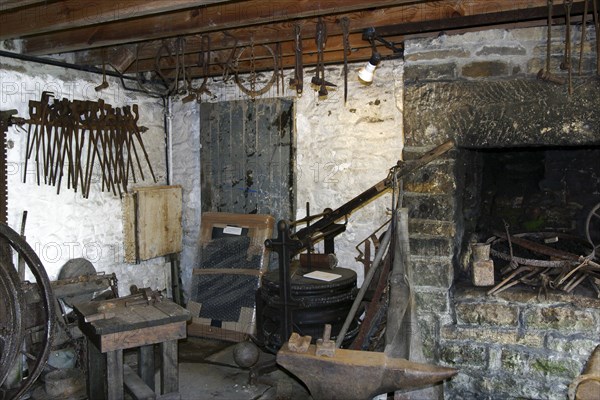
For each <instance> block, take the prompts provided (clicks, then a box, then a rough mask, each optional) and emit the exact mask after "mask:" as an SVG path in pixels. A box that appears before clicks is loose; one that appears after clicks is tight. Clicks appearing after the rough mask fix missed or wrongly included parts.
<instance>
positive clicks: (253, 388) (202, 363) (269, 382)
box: [179, 337, 312, 400]
mask: <svg viewBox="0 0 600 400" xmlns="http://www.w3.org/2000/svg"><path fill="white" fill-rule="evenodd" d="M234 346H235V344H232V343H228V342H221V341H215V340H210V339H199V338H191V337H190V338H188V339H186V340H184V341H181V342H180V344H179V390H180V393H181V398H182V400H210V399H227V400H250V399H252V400H271V399H273V400H275V399H281V400H285V399H290V400H310V399H312V398H311V397H310V395H309V393H308V392H307V390H306V389H305V387H304V386H303V385H302V384H301V383H300V382H299V381H297V380H296V379H295V378H293V377H291V376H290V375H288V374H287V373H286V372H284V371H282V370H276V371H274V372H271V373H269V374H266V375H264V376H262V377H261V378H260V379H259V382H258V383H255V384H250V383H249V370H247V369H242V368H240V367H239V366H238V365H237V364H236V363H235V361H234V359H233V348H234ZM274 357H275V356H274V355H272V354H267V353H263V352H261V353H260V359H259V362H266V361H268V360H272V359H274Z"/></svg>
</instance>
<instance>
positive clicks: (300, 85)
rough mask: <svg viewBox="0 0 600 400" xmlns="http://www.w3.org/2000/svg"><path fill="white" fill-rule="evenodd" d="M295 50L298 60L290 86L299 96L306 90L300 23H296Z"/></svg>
mask: <svg viewBox="0 0 600 400" xmlns="http://www.w3.org/2000/svg"><path fill="white" fill-rule="evenodd" d="M294 51H295V53H296V60H295V64H294V77H293V78H292V79H290V87H292V88H293V89H295V90H296V94H297V95H298V96H302V91H303V90H304V69H303V68H304V67H303V65H302V36H301V31H300V25H299V24H296V25H294Z"/></svg>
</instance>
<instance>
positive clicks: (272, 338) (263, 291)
mask: <svg viewBox="0 0 600 400" xmlns="http://www.w3.org/2000/svg"><path fill="white" fill-rule="evenodd" d="M308 272H309V271H307V270H302V269H298V270H296V272H295V273H293V274H292V276H291V279H290V280H291V295H292V298H293V303H292V305H291V310H292V324H293V331H294V332H296V333H298V334H300V335H302V336H312V338H313V342H314V341H315V340H316V339H318V338H320V337H322V335H323V328H324V326H325V324H331V326H332V329H331V336H332V340H335V338H336V336H337V334H338V332H339V331H340V329H341V327H342V325H343V323H344V320H345V319H346V317H347V315H348V312H349V311H350V308H351V307H352V303H353V302H354V298H355V297H356V293H357V288H356V272H354V271H353V270H351V269H347V268H335V269H333V270H323V272H327V273H332V274H337V275H341V277H340V278H337V279H335V280H333V281H330V282H325V281H320V280H316V279H311V278H305V277H304V275H305V274H306V273H308ZM280 306H281V301H280V299H279V273H278V271H273V272H269V273H268V274H266V275H265V276H264V277H263V282H262V287H261V288H260V289H259V290H258V294H257V315H258V317H257V318H258V319H257V322H258V324H257V325H258V326H257V330H258V335H259V339H260V340H261V341H262V342H263V343H264V344H265V346H266V347H267V348H268V349H270V350H273V351H276V350H278V349H279V348H280V347H281V345H282V343H283V342H285V341H286V340H287V339H288V338H285V340H283V342H282V340H281V337H280V336H281V335H280V332H279V331H280V315H281V311H280ZM357 329H358V324H357V323H356V322H354V323H353V325H352V326H351V327H350V329H349V331H348V333H347V334H346V336H345V338H344V342H345V343H347V342H351V341H352V340H353V339H354V337H355V336H356V334H357Z"/></svg>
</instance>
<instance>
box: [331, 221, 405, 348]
mask: <svg viewBox="0 0 600 400" xmlns="http://www.w3.org/2000/svg"><path fill="white" fill-rule="evenodd" d="M392 227H393V224H390V225H389V226H388V228H387V230H386V231H385V233H384V234H383V239H382V240H381V246H379V248H378V249H377V252H376V253H375V258H374V259H373V265H371V268H370V269H369V272H368V273H367V276H366V277H365V279H364V281H363V283H362V285H361V287H360V290H359V291H358V294H357V295H356V298H355V299H354V303H352V308H350V311H349V312H348V316H347V317H346V320H345V321H344V325H342V329H341V330H340V333H338V335H337V339H336V341H335V347H340V346H341V345H342V342H343V341H344V336H346V332H348V328H349V327H350V324H351V323H352V320H353V319H354V316H355V315H356V312H357V311H358V307H360V303H362V300H363V298H364V297H365V293H366V292H367V289H368V288H369V285H370V283H371V281H372V280H373V276H375V272H377V269H378V268H379V265H380V264H381V260H383V256H384V255H385V252H386V250H387V248H388V247H389V244H390V239H391V237H392Z"/></svg>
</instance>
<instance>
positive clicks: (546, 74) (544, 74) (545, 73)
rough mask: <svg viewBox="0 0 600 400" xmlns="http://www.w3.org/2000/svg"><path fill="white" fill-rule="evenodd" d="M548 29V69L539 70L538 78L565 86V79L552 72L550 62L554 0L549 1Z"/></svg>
mask: <svg viewBox="0 0 600 400" xmlns="http://www.w3.org/2000/svg"><path fill="white" fill-rule="evenodd" d="M547 5H548V27H547V35H546V68H545V69H544V68H542V69H540V70H539V72H538V74H537V78H538V79H540V80H543V81H547V82H552V83H555V84H557V85H564V84H565V81H564V79H562V78H560V77H558V76H556V75H554V74H553V73H552V72H550V62H551V58H550V57H551V55H552V7H553V6H554V0H548V2H547Z"/></svg>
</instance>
